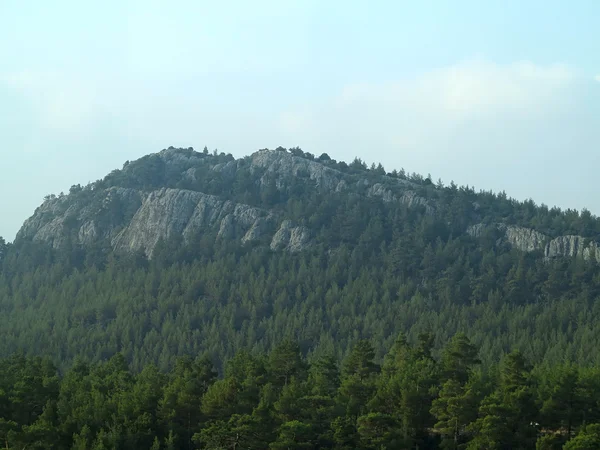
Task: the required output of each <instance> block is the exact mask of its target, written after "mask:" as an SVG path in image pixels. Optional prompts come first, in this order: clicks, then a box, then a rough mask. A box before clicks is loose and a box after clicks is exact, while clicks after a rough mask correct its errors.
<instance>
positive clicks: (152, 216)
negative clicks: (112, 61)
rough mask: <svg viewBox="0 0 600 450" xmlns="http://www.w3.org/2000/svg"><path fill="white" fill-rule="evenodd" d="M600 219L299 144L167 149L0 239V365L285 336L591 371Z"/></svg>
mask: <svg viewBox="0 0 600 450" xmlns="http://www.w3.org/2000/svg"><path fill="white" fill-rule="evenodd" d="M599 239H600V221H599V220H598V219H597V218H596V217H594V216H592V215H591V214H590V213H589V212H588V211H582V212H581V213H579V212H577V211H573V210H567V211H561V210H560V209H558V208H548V207H546V206H544V205H539V206H538V205H536V204H535V203H534V202H533V201H531V200H529V201H525V202H517V201H515V200H513V199H510V198H508V197H507V196H506V194H504V193H500V194H494V193H491V192H476V191H475V190H474V189H473V188H470V187H468V186H463V187H458V186H456V185H455V184H454V183H451V184H450V185H449V186H444V185H443V183H442V182H441V181H440V182H437V183H435V184H434V183H433V182H432V180H431V179H430V177H427V178H425V177H423V176H420V175H417V174H406V172H405V171H404V170H400V171H399V172H398V171H393V172H389V173H388V172H386V171H385V169H384V168H383V167H382V166H381V165H378V166H376V165H372V166H371V167H370V168H369V167H367V165H366V164H365V163H364V162H363V161H361V160H360V159H355V160H354V161H353V162H351V163H350V164H346V163H344V162H337V161H334V160H332V159H331V158H330V157H329V156H328V155H327V154H323V155H321V156H319V157H315V156H314V155H311V154H310V153H305V152H303V151H302V150H300V149H298V148H294V149H290V150H286V149H283V148H278V149H276V150H266V149H265V150H260V151H258V152H255V153H253V154H252V155H250V156H247V157H244V158H240V159H235V158H234V157H233V156H231V155H226V154H224V153H220V154H218V153H217V152H214V153H209V152H208V151H207V150H206V149H205V151H204V152H195V151H194V150H193V149H191V148H189V149H176V148H172V147H171V148H169V149H165V150H163V151H161V152H159V153H155V154H150V155H148V156H145V157H143V158H141V159H139V160H137V161H132V162H126V163H125V164H124V166H123V168H122V169H120V170H114V171H113V172H111V173H110V174H108V175H107V176H106V177H105V178H104V179H102V180H99V181H96V182H94V183H91V184H89V185H87V186H83V187H82V186H79V185H77V186H73V187H72V188H71V189H70V191H69V193H68V194H66V195H64V194H61V195H59V196H54V195H50V196H48V197H47V198H46V199H45V201H44V203H43V204H42V205H41V206H40V207H38V208H37V209H36V211H35V212H34V214H33V215H32V216H31V217H30V218H29V219H28V220H27V221H26V222H25V223H24V225H23V227H22V228H21V230H20V231H19V233H18V235H17V237H16V239H15V241H14V243H12V244H9V245H6V244H3V245H2V246H0V247H1V248H0V267H1V274H0V311H1V312H2V314H1V315H0V330H2V331H0V335H1V336H2V339H1V341H0V354H1V355H8V354H10V353H12V352H14V351H16V350H22V351H25V352H26V353H30V354H39V353H44V354H51V355H55V358H56V359H57V361H58V362H60V363H61V364H67V365H68V364H70V361H72V360H73V358H75V357H77V356H84V357H87V358H90V359H92V360H101V359H104V358H106V357H109V356H111V355H113V354H115V353H116V352H123V353H124V354H125V355H126V357H127V358H128V359H129V360H130V361H132V362H133V364H134V367H135V368H141V367H142V366H143V365H144V364H145V363H147V362H149V361H153V362H156V363H158V364H159V366H160V367H162V368H167V367H170V365H171V364H172V361H173V358H174V357H175V356H177V355H181V354H190V353H198V352H203V351H207V352H209V353H211V354H213V355H215V356H217V357H218V358H219V359H226V358H227V357H228V356H231V355H232V354H233V353H234V352H235V351H237V350H239V349H241V348H250V349H254V350H256V351H267V350H268V349H270V348H271V347H272V346H273V345H274V344H275V343H277V342H279V341H280V340H281V339H282V338H283V337H293V338H295V339H296V340H298V341H299V342H300V343H301V346H302V348H303V350H304V351H305V352H309V353H310V352H312V353H319V352H322V351H332V352H334V353H335V354H337V356H338V357H339V358H341V357H342V356H343V355H344V354H346V352H347V351H348V349H349V348H351V346H352V345H353V343H355V342H356V341H357V340H359V339H360V338H370V339H372V340H373V342H374V343H375V344H376V346H375V348H376V351H377V352H378V355H379V356H381V355H382V354H383V352H384V351H385V349H386V348H389V347H390V345H391V343H393V341H394V339H395V338H396V336H397V335H398V333H399V332H401V331H402V332H406V333H407V335H408V337H409V339H413V340H414V339H416V336H417V335H418V334H419V333H420V332H422V331H427V330H429V331H432V332H434V333H435V334H436V336H437V339H438V341H437V342H445V341H446V340H447V339H448V338H449V337H450V336H451V335H453V334H454V333H455V332H456V331H465V332H467V333H468V334H469V335H470V336H471V338H472V339H473V341H474V342H475V343H477V344H478V345H480V347H481V349H482V357H483V359H484V360H485V361H488V362H489V361H493V360H495V359H496V358H497V357H498V355H500V354H502V353H503V352H505V351H507V350H508V349H509V348H519V349H521V350H522V351H523V352H524V353H525V354H526V355H527V356H528V357H529V358H530V359H531V360H533V361H535V362H544V361H549V362H552V361H556V360H558V359H561V358H563V357H566V358H567V359H569V360H573V361H577V362H579V363H581V364H590V363H593V362H597V359H598V358H599V357H598V356H593V355H600V352H598V350H600V336H599V335H598V333H597V331H595V323H596V320H597V318H598V314H599V313H600V307H599V306H598V305H600V303H598V302H597V301H596V299H597V296H598V294H599V293H600V290H599V287H600V285H599V282H600V277H599V271H598V262H599V261H600V247H599V243H598V242H599V241H598V240H599Z"/></svg>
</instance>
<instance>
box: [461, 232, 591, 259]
mask: <svg viewBox="0 0 600 450" xmlns="http://www.w3.org/2000/svg"><path fill="white" fill-rule="evenodd" d="M490 227H491V228H494V229H496V230H499V231H501V232H502V233H503V238H502V240H504V241H505V242H508V243H509V244H510V245H512V246H513V247H515V248H517V249H519V250H521V251H524V252H534V251H539V252H541V253H542V254H543V255H544V257H545V258H547V259H551V258H560V257H579V258H584V259H586V260H587V259H590V258H593V259H595V260H596V261H598V262H600V244H599V243H598V242H595V241H592V240H590V239H586V238H584V237H582V236H574V235H566V236H558V237H556V238H551V237H549V236H547V235H545V234H543V233H540V232H539V231H536V230H532V229H531V228H525V227H519V226H515V225H505V224H493V225H488V226H486V225H484V224H481V223H480V224H476V225H473V226H470V227H469V228H468V229H467V233H468V234H469V235H471V236H473V237H475V238H479V237H481V236H482V234H483V232H484V231H485V230H486V229H488V228H490Z"/></svg>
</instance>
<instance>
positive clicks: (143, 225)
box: [112, 189, 273, 256]
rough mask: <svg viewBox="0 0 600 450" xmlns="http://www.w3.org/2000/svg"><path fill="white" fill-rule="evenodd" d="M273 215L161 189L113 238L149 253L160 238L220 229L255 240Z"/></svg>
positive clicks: (223, 234) (226, 235)
mask: <svg viewBox="0 0 600 450" xmlns="http://www.w3.org/2000/svg"><path fill="white" fill-rule="evenodd" d="M272 220H273V218H272V216H271V214H270V213H269V212H268V211H265V210H262V209H259V208H254V207H252V206H248V205H241V204H237V203H233V202H231V201H227V200H225V201H224V200H221V199H219V198H218V197H216V196H213V195H207V194H203V193H201V192H194V191H186V190H181V189H160V190H158V191H155V192H152V193H151V194H150V195H149V196H148V197H147V198H146V199H145V201H144V203H143V204H142V205H141V207H140V209H139V210H138V211H137V213H136V214H135V216H134V217H133V219H132V220H131V222H130V224H129V225H128V226H127V227H126V228H125V229H124V230H123V231H122V232H121V233H120V234H119V235H118V236H117V237H116V238H115V239H114V240H113V242H112V244H113V247H114V248H115V249H117V250H126V251H134V250H143V251H145V252H146V254H148V255H149V256H152V252H153V250H154V248H155V246H156V244H157V243H158V241H159V240H161V239H168V238H169V237H171V236H173V235H175V234H181V235H182V236H183V238H184V239H185V240H189V239H190V238H191V237H192V236H194V235H195V234H198V233H201V232H203V231H207V230H210V229H217V230H218V231H217V238H221V239H240V240H242V241H243V242H248V241H251V240H256V239H259V238H261V237H262V232H264V231H266V229H267V228H268V227H267V223H268V222H269V221H272Z"/></svg>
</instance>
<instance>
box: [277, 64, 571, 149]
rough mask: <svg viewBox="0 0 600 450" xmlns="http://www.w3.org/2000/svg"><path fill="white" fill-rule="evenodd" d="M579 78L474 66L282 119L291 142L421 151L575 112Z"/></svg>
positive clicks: (360, 88)
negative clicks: (466, 130) (463, 131)
mask: <svg viewBox="0 0 600 450" xmlns="http://www.w3.org/2000/svg"><path fill="white" fill-rule="evenodd" d="M580 78H581V76H580V74H579V72H578V71H577V70H575V69H573V68H570V67H568V66H566V65H558V64H557V65H551V66H539V65H536V64H533V63H531V62H518V63H514V64H506V65H501V64H495V63H491V62H485V61H470V62H465V63H461V64H456V65H453V66H450V67H444V68H440V69H436V70H432V71H429V72H426V73H422V74H420V75H419V76H417V77H414V78H406V79H400V80H397V81H394V82H388V83H360V84H349V85H347V86H345V87H344V88H343V89H342V91H341V92H340V93H339V95H338V96H336V97H334V98H331V99H330V100H329V101H325V102H323V103H321V104H312V105H310V104H309V105H303V106H301V107H299V108H296V109H293V110H288V111H285V112H284V113H283V114H282V115H281V120H280V125H281V127H282V129H283V130H284V131H286V132H289V133H290V134H299V135H302V134H304V135H305V136H321V137H322V136H326V135H336V136H338V137H340V138H342V139H343V138H344V136H347V137H349V136H353V138H349V139H350V140H356V141H358V142H361V141H364V140H365V139H367V138H372V139H374V141H379V142H385V143H387V144H399V145H401V146H403V145H405V146H407V147H409V148H411V149H414V150H423V149H424V148H428V147H430V146H431V145H433V144H436V143H440V141H443V140H444V139H448V138H449V137H450V135H451V134H453V133H454V132H455V131H456V130H457V129H458V128H460V127H464V126H466V125H468V124H477V126H478V127H479V128H480V129H485V128H486V127H488V126H489V125H490V124H497V123H499V122H504V123H505V124H506V125H508V124H509V123H514V122H515V121H534V120H536V121H540V120H542V121H543V120H545V119H547V118H549V117H550V116H552V115H553V114H556V113H560V112H562V111H565V110H568V109H570V108H573V106H574V104H573V102H574V99H573V96H572V95H571V94H572V92H571V91H572V90H573V89H574V87H576V86H577V83H578V82H579V80H580ZM507 131H508V130H507Z"/></svg>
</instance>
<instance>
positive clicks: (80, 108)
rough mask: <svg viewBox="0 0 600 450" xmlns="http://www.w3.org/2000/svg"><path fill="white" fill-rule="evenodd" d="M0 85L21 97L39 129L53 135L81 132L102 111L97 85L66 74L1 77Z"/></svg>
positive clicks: (7, 75) (99, 90) (27, 73)
mask: <svg viewBox="0 0 600 450" xmlns="http://www.w3.org/2000/svg"><path fill="white" fill-rule="evenodd" d="M0 85H3V86H4V87H5V88H8V89H9V90H11V91H13V92H17V93H19V94H20V95H21V96H22V97H23V98H24V99H25V100H26V101H27V102H28V103H29V104H30V106H31V107H32V108H33V111H34V114H35V115H36V118H35V120H36V121H37V122H38V125H39V126H41V127H42V128H44V129H47V130H49V131H52V132H58V133H79V132H82V131H84V130H85V129H86V128H87V127H90V126H93V122H94V120H95V119H96V118H97V114H98V113H99V112H100V111H102V109H103V108H102V107H103V96H102V94H101V89H99V88H98V86H97V85H94V84H93V82H92V83H86V82H83V81H82V80H81V79H78V78H76V77H70V76H66V75H64V74H59V73H51V72H44V73H42V72H28V71H24V72H15V73H9V74H6V75H4V76H2V77H0Z"/></svg>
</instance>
